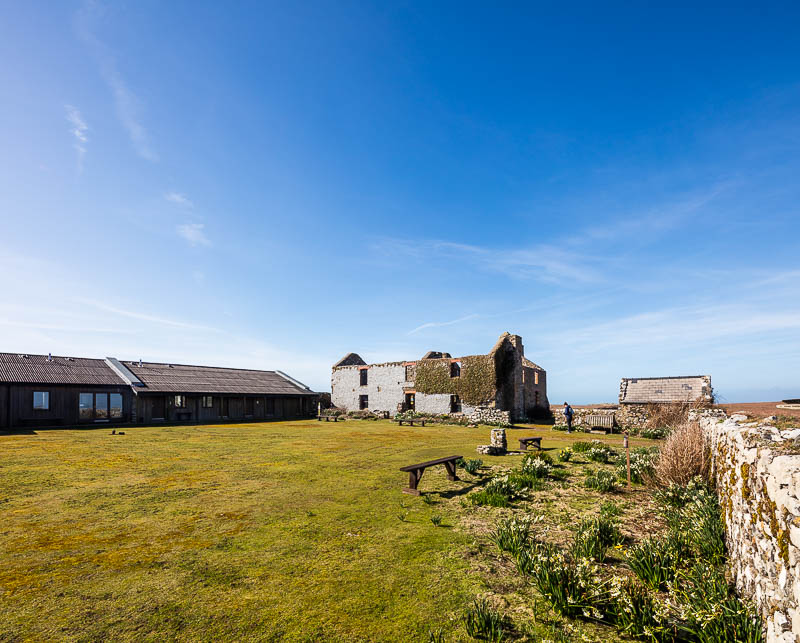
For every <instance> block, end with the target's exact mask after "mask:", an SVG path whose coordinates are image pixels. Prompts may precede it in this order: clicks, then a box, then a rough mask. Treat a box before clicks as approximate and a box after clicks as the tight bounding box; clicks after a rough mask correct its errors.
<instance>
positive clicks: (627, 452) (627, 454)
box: [625, 431, 631, 489]
mask: <svg viewBox="0 0 800 643" xmlns="http://www.w3.org/2000/svg"><path fill="white" fill-rule="evenodd" d="M625 458H626V460H627V461H628V489H630V488H631V448H630V446H629V445H628V432H627V431H625Z"/></svg>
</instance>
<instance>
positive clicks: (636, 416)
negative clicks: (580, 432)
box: [551, 404, 649, 429]
mask: <svg viewBox="0 0 800 643" xmlns="http://www.w3.org/2000/svg"><path fill="white" fill-rule="evenodd" d="M551 410H552V412H553V417H554V418H555V423H556V424H566V423H567V421H566V419H565V418H564V407H563V406H554V407H552V409H551ZM572 410H573V412H574V415H573V416H572V426H573V427H575V428H591V427H590V426H589V421H588V418H589V416H590V415H613V416H614V427H615V429H636V428H642V427H644V426H645V425H646V424H647V420H648V419H649V415H648V412H647V405H644V404H621V405H619V406H614V407H597V408H584V409H576V408H574V407H573V409H572Z"/></svg>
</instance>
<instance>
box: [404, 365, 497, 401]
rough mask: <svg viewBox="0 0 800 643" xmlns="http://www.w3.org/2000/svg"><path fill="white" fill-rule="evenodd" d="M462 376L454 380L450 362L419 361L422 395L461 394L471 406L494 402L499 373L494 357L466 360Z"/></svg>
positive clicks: (419, 385)
mask: <svg viewBox="0 0 800 643" xmlns="http://www.w3.org/2000/svg"><path fill="white" fill-rule="evenodd" d="M459 361H460V362H461V376H460V377H450V360H449V359H425V360H420V361H418V362H417V367H416V380H415V386H414V388H415V389H416V390H417V391H418V392H420V393H426V394H429V395H430V394H435V393H449V394H450V395H458V397H459V398H461V401H462V402H464V403H465V404H469V405H470V406H480V405H483V404H488V403H490V402H492V401H494V397H495V394H496V393H497V388H496V383H495V382H496V373H495V366H494V360H493V359H492V357H491V356H490V355H470V356H468V357H462V358H461V359H460V360H459Z"/></svg>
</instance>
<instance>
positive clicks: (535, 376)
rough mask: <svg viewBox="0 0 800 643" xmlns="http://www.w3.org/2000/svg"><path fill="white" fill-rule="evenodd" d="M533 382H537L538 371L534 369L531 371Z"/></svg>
mask: <svg viewBox="0 0 800 643" xmlns="http://www.w3.org/2000/svg"><path fill="white" fill-rule="evenodd" d="M533 383H534V384H538V383H539V371H534V372H533ZM537 395H538V393H537Z"/></svg>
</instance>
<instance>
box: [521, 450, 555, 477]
mask: <svg viewBox="0 0 800 643" xmlns="http://www.w3.org/2000/svg"><path fill="white" fill-rule="evenodd" d="M552 470H553V464H552V460H551V459H550V456H548V455H547V454H546V453H543V454H541V455H539V454H535V455H534V454H528V455H526V456H525V457H524V458H523V459H522V466H520V471H521V472H522V473H523V474H525V475H529V476H532V477H534V478H540V479H544V478H546V477H547V476H548V475H549V474H550V472H551V471H552Z"/></svg>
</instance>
